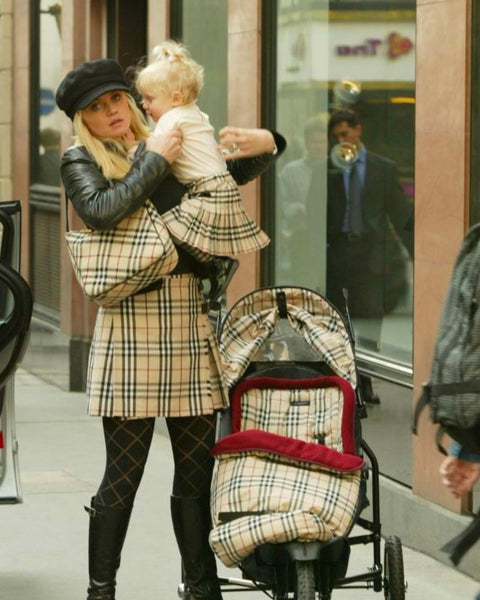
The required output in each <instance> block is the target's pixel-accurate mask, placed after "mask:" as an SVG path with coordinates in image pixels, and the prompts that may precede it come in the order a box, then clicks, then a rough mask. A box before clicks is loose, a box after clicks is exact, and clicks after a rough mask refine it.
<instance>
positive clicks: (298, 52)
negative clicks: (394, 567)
mask: <svg viewBox="0 0 480 600" xmlns="http://www.w3.org/2000/svg"><path fill="white" fill-rule="evenodd" d="M479 22H480V18H479V16H478V15H477V11H476V10H475V3H474V2H473V0H443V1H438V2H431V0H417V1H415V0H330V1H327V0H263V1H262V0H247V1H241V0H140V1H138V2H130V1H129V0H63V2H55V1H54V0H28V1H27V0H3V1H0V32H1V33H2V47H1V49H0V98H1V100H2V106H3V110H2V114H1V116H0V132H1V133H2V136H1V138H0V139H1V142H0V191H1V197H0V199H1V200H10V199H21V200H22V202H23V223H24V233H23V240H22V249H23V260H22V268H23V273H24V275H25V277H26V278H27V279H28V281H29V282H30V285H31V286H32V290H33V294H34V299H35V318H34V323H33V328H32V341H31V346H30V349H29V351H28V353H27V356H26V358H25V361H24V365H25V366H26V368H28V369H30V370H32V371H33V372H37V373H39V374H40V375H41V376H42V377H47V378H49V379H51V380H53V381H55V382H56V383H57V384H58V385H61V386H62V387H65V388H67V389H72V390H80V389H82V388H83V385H84V380H85V372H86V365H87V359H88V350H89V344H90V337H91V332H92V329H93V323H94V319H95V307H94V306H93V305H92V304H91V303H89V302H87V301H86V300H85V299H84V297H83V295H82V293H81V291H80V289H79V288H78V285H77V284H76V281H75V279H74V276H73V273H72V270H71V268H70V263H69V259H68V257H67V254H66V248H65V245H64V242H63V232H64V228H65V216H66V215H65V211H66V209H67V205H66V203H65V198H64V196H63V190H62V188H61V186H60V179H59V173H58V165H59V161H60V156H61V153H62V151H63V150H64V149H65V148H67V147H68V146H69V145H70V144H71V143H72V129H71V124H70V122H69V121H68V120H67V119H66V118H65V117H64V115H63V114H62V113H60V111H59V110H58V109H57V108H56V107H55V103H54V94H55V90H56V87H57V86H58V83H59V82H60V80H61V79H62V77H63V75H64V74H65V73H66V72H67V71H68V70H70V69H71V68H73V67H75V66H76V65H78V64H79V63H81V62H82V61H84V60H89V59H93V58H100V57H105V56H108V57H112V58H115V59H117V60H118V61H119V62H120V63H121V64H122V65H123V66H124V67H128V66H131V65H136V64H138V63H139V61H140V60H141V59H142V57H144V56H146V55H148V52H149V51H150V50H151V48H152V47H153V46H154V45H155V44H156V43H158V42H160V41H162V40H163V39H165V38H168V37H175V38H176V39H180V40H182V41H184V43H185V44H186V45H187V46H188V47H189V49H190V50H191V51H192V54H193V55H194V57H195V58H196V59H197V60H198V61H199V62H200V63H202V64H203V65H204V66H205V72H206V83H205V89H204V90H203V91H202V95H201V98H200V104H201V107H202V109H203V110H205V112H207V113H209V115H210V117H211V120H212V123H213V124H214V126H215V127H216V128H220V127H222V126H223V125H225V124H226V123H229V124H231V125H236V126H241V127H257V126H263V127H269V128H272V129H276V130H278V131H280V132H281V133H282V134H283V135H284V136H285V137H286V138H287V141H288V149H287V151H286V153H285V155H284V156H282V157H281V159H280V160H279V161H278V164H277V167H276V171H275V172H272V173H269V174H267V175H266V176H264V177H263V178H262V180H261V181H256V182H253V183H250V184H249V185H248V186H246V187H245V188H244V189H243V191H242V196H243V198H244V201H245V204H246V206H247V209H248V211H249V213H250V214H251V215H252V216H253V217H255V218H256V219H257V221H258V222H261V223H262V226H263V228H264V229H265V230H266V231H267V232H268V233H269V234H270V236H271V238H272V244H271V245H270V247H269V248H268V249H267V250H265V251H264V252H263V253H262V254H261V256H254V257H252V256H247V257H245V258H242V260H241V266H240V269H239V271H238V274H237V275H236V276H235V278H234V280H233V282H232V284H231V288H230V292H229V297H228V303H232V302H233V301H234V300H235V299H237V298H239V297H240V296H242V295H243V294H245V293H247V292H248V291H250V290H252V289H254V288H256V287H259V286H262V285H275V284H294V285H304V286H306V287H309V288H312V289H315V290H317V291H319V292H321V293H327V292H328V289H329V288H328V286H329V278H330V277H331V274H329V264H330V263H329V257H328V253H327V247H328V246H329V243H327V235H328V231H327V204H328V202H331V201H332V199H331V191H332V185H331V179H330V177H331V175H332V174H331V172H330V171H331V164H330V163H328V162H327V155H328V153H329V152H330V147H329V139H328V135H327V127H328V118H329V114H331V113H332V111H333V110H336V109H338V108H342V109H345V108H347V109H351V110H354V112H355V113H356V114H357V116H358V117H359V119H360V127H361V139H362V141H363V143H364V145H365V148H366V149H367V152H373V153H375V154H377V155H379V156H381V157H383V158H384V159H388V164H394V165H395V173H396V175H395V176H396V183H395V189H396V190H397V192H398V194H400V196H401V198H402V202H403V203H404V206H405V207H407V209H408V211H407V212H406V213H405V214H406V215H407V218H405V219H404V221H402V222H401V223H400V222H399V221H398V220H397V221H395V219H394V214H393V212H392V213H391V214H388V215H387V218H385V219H384V220H383V221H382V227H384V228H385V237H387V233H388V234H389V235H390V234H392V233H393V238H395V240H396V241H397V242H398V248H399V249H400V252H399V254H396V255H395V259H394V260H395V261H397V263H398V265H397V266H398V269H396V270H394V269H393V268H390V267H391V263H392V260H393V259H392V257H391V256H390V255H389V253H388V249H385V250H384V252H385V255H384V256H381V258H382V260H383V261H384V264H385V265H387V266H388V267H389V268H388V269H387V268H385V269H383V270H382V269H380V268H379V271H380V278H379V281H380V284H381V286H380V287H381V293H382V294H383V295H384V296H385V297H388V298H393V299H392V300H391V301H390V302H388V303H385V302H383V303H382V309H381V310H373V309H372V311H371V312H368V311H367V312H362V311H359V312H358V313H357V314H352V321H353V326H354V329H355V332H356V337H357V340H356V349H357V355H358V362H359V366H360V368H361V370H362V371H363V372H364V373H366V374H368V375H370V376H371V377H372V378H373V387H374V392H375V394H377V395H378V397H379V398H380V403H378V404H371V405H369V406H368V412H369V418H368V419H366V420H365V421H364V422H363V423H364V424H363V429H364V435H365V437H366V438H367V439H368V441H369V444H370V445H371V446H372V448H373V450H374V451H375V452H376V454H377V457H378V460H379V463H380V469H381V472H382V474H383V477H382V505H381V508H382V513H383V516H382V523H383V525H384V530H385V531H386V532H387V533H390V532H393V533H396V534H398V535H400V536H401V537H402V540H403V542H404V543H405V544H407V545H410V546H413V547H415V548H418V549H420V550H424V551H426V552H428V553H430V554H432V555H434V556H437V557H438V558H441V559H443V560H445V557H444V556H442V554H441V553H440V552H439V550H438V549H439V548H440V547H441V546H442V545H443V543H444V542H445V541H447V540H448V539H449V538H450V537H452V536H453V535H454V534H455V533H456V532H458V531H459V529H460V528H461V527H462V526H463V525H464V523H465V521H466V517H465V516H464V515H465V514H466V513H468V511H469V510H470V508H471V506H472V502H473V500H472V498H469V499H466V500H465V499H464V500H462V501H454V500H452V499H451V498H450V497H448V495H447V493H446V492H445V491H444V490H443V489H442V487H441V485H440V482H439V477H438V467H439V464H440V461H441V455H440V454H439V453H438V451H437V450H436V446H435V444H434V441H433V439H434V437H433V428H432V427H431V426H430V424H429V423H428V419H427V418H426V417H425V416H424V418H423V420H422V422H421V427H420V432H419V436H418V437H413V436H412V433H411V411H412V403H413V402H414V401H415V399H416V398H417V397H418V394H419V390H420V386H421V382H422V381H423V380H424V379H426V377H427V376H428V373H429V369H430V361H431V354H432V349H433V343H434V340H435V334H436V330H437V326H438V321H439V317H440V312H441V308H442V302H443V298H444V295H445V290H446V288H447V285H448V282H449V279H450V274H451V270H452V266H453V262H454V260H455V257H456V254H457V252H458V248H459V245H460V242H461V240H462V238H463V235H464V233H465V231H466V229H467V228H468V227H469V226H470V225H471V224H473V223H474V222H477V221H478V220H479V217H480V207H479V202H478V199H477V198H478V190H479V183H478V179H479V177H480V175H479V173H480V165H479V164H478V162H479V158H478V156H477V154H478V153H476V152H475V151H474V148H475V140H476V135H475V132H476V131H477V129H478V127H479V126H480V123H479V120H480V119H479V112H480V111H479V110H478V105H479V103H478V99H477V98H476V96H475V94H476V93H477V95H478V89H479V86H478V83H479V82H478V78H479V75H478V74H477V73H478V68H475V67H478V57H477V54H478V48H477V44H476V40H477V39H478V35H479V28H480V25H479ZM314 175H315V176H314ZM389 185H390V184H389ZM384 187H386V184H385V186H384ZM372 193H373V194H374V196H375V198H376V199H377V200H378V202H379V203H380V205H381V206H383V207H384V208H385V210H387V208H388V204H389V202H390V199H391V196H392V193H391V188H390V187H389V188H388V189H376V190H374V191H373V192H372ZM68 210H69V215H68V216H69V221H70V224H71V225H72V226H73V227H76V226H80V225H81V224H80V223H79V222H78V220H77V219H76V217H75V215H74V214H73V213H72V212H71V209H68ZM387 229H388V231H387ZM365 233H368V228H367V229H366V231H365ZM393 238H392V239H393ZM382 252H383V251H382ZM366 268H367V266H366V265H363V264H359V265H358V269H359V271H361V270H362V269H366ZM368 268H369V266H368ZM399 273H401V278H400V279H399V275H398V274H399ZM342 275H343V274H342V273H341V270H340V277H342ZM399 282H400V283H399ZM397 292H398V293H397ZM359 293H360V294H363V293H365V294H367V292H365V291H363V292H362V291H360V292H359ZM382 297H383V296H382ZM387 304H388V306H387ZM476 564H478V551H477V550H474V551H472V552H471V553H470V554H469V555H468V556H467V558H466V559H465V561H464V563H462V568H464V569H465V570H466V571H467V572H470V573H471V574H472V575H474V576H475V575H478V573H477V572H476ZM407 576H408V574H407Z"/></svg>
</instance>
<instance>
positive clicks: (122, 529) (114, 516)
mask: <svg viewBox="0 0 480 600" xmlns="http://www.w3.org/2000/svg"><path fill="white" fill-rule="evenodd" d="M85 510H86V511H87V512H88V514H89V515H90V528H89V539H88V571H89V576H90V584H89V587H88V591H87V594H88V595H87V600H115V585H116V581H115V576H116V573H117V570H118V567H119V566H120V555H121V552H122V547H123V542H124V541H125V536H126V534H127V529H128V523H129V521H130V515H131V513H132V507H128V508H110V507H108V506H102V505H98V504H95V499H94V498H92V501H91V506H90V507H87V506H86V507H85Z"/></svg>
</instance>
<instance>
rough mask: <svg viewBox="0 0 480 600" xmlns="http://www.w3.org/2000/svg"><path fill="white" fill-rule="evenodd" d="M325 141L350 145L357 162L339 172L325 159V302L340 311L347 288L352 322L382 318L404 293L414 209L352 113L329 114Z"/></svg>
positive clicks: (311, 200) (395, 174) (394, 172)
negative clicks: (364, 138) (366, 141)
mask: <svg viewBox="0 0 480 600" xmlns="http://www.w3.org/2000/svg"><path fill="white" fill-rule="evenodd" d="M328 136H329V140H330V143H331V144H332V145H335V144H338V143H341V142H349V143H350V144H353V145H354V146H355V148H356V150H357V152H358V159H357V160H356V162H355V163H353V165H352V167H351V168H350V169H343V170H342V169H339V168H336V167H335V165H334V164H333V163H332V162H331V158H329V165H328V197H327V297H328V299H329V300H331V301H332V302H333V304H335V305H336V306H337V307H338V308H339V309H340V310H343V308H344V306H345V300H344V296H343V288H347V289H348V303H349V311H350V314H351V316H352V317H367V318H378V317H382V316H383V315H386V314H388V313H390V312H391V311H392V310H393V309H394V308H395V306H396V305H397V304H398V302H399V299H400V298H401V297H402V296H403V295H404V293H405V292H406V287H407V271H406V266H407V261H408V257H409V255H410V256H413V227H412V222H413V221H412V214H413V207H412V205H411V204H410V203H409V202H408V200H407V198H406V197H405V194H404V192H403V189H402V187H401V185H400V181H399V178H398V172H397V167H396V165H395V163H394V162H393V161H392V160H390V159H388V158H385V157H383V156H379V155H378V154H375V153H373V152H370V151H369V150H368V149H367V148H366V147H365V145H364V144H363V142H362V125H361V123H360V121H359V119H358V117H357V115H356V114H355V113H354V112H353V111H351V110H339V111H336V112H334V113H332V115H331V116H330V120H329V123H328ZM323 176H324V175H323V173H322V172H316V173H314V176H313V178H312V186H311V191H312V193H311V194H310V197H309V200H308V203H309V206H308V208H307V214H308V211H313V207H314V205H315V203H316V202H318V197H317V192H316V190H317V189H319V184H318V183H317V182H316V181H315V180H316V178H318V177H323Z"/></svg>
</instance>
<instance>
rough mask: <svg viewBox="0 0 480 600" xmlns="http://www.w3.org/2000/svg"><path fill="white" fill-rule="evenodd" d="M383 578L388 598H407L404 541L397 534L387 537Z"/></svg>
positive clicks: (399, 599) (396, 599) (403, 599)
mask: <svg viewBox="0 0 480 600" xmlns="http://www.w3.org/2000/svg"><path fill="white" fill-rule="evenodd" d="M383 580H384V590H385V598H386V600H405V587H406V586H405V577H404V572H403V552H402V542H401V541H400V538H398V537H397V536H393V535H392V536H390V537H387V538H386V539H385V560H384V578H383Z"/></svg>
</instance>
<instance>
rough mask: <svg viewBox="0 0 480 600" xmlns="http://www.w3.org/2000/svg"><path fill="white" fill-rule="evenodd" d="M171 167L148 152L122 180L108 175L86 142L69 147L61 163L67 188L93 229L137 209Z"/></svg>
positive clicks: (68, 195) (82, 215) (134, 163)
mask: <svg viewBox="0 0 480 600" xmlns="http://www.w3.org/2000/svg"><path fill="white" fill-rule="evenodd" d="M169 171H170V165H169V163H168V162H167V161H166V160H165V159H164V158H163V157H162V156H160V155H159V154H157V153H155V152H150V151H147V152H144V153H143V154H142V155H141V156H139V157H138V158H137V159H136V160H135V161H134V162H133V164H132V168H131V169H130V171H129V172H128V173H127V174H126V175H125V177H124V178H123V179H122V180H111V179H106V178H105V177H104V176H103V174H102V172H101V170H100V169H99V167H98V165H97V164H96V162H95V161H94V160H93V158H92V157H91V156H90V155H89V154H88V152H87V151H86V150H85V148H83V147H82V146H74V147H72V148H70V149H68V150H67V151H66V152H65V154H64V156H63V158H62V163H61V174H62V180H63V184H64V186H65V192H66V195H67V197H68V198H70V199H71V201H72V203H73V206H74V208H75V210H76V212H77V213H78V215H79V217H80V218H81V219H82V220H83V222H84V223H85V224H86V225H87V226H88V227H92V228H93V229H100V230H101V229H110V228H111V227H115V225H117V224H118V223H120V221H121V220H122V219H124V218H125V217H127V216H128V215H130V214H132V213H134V212H135V211H136V210H137V209H138V208H139V207H140V206H141V205H142V204H143V203H144V202H145V200H146V199H147V198H149V197H150V195H151V194H152V193H153V192H154V190H155V189H156V188H157V187H158V186H159V185H160V183H161V182H162V181H163V179H164V178H165V177H166V176H167V175H168V173H169Z"/></svg>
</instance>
